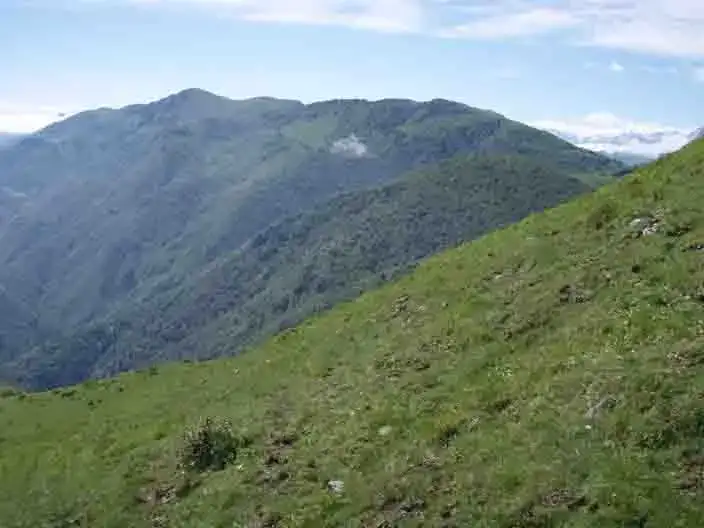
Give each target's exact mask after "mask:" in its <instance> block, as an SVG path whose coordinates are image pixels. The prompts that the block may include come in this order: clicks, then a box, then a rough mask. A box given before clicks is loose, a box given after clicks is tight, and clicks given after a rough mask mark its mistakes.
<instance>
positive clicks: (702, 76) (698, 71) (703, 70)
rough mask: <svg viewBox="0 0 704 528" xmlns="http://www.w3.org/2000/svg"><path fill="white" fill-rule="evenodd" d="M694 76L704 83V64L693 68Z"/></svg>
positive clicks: (696, 79)
mask: <svg viewBox="0 0 704 528" xmlns="http://www.w3.org/2000/svg"><path fill="white" fill-rule="evenodd" d="M692 76H693V77H694V80H695V81H697V82H700V83H704V66H699V67H697V68H694V70H692Z"/></svg>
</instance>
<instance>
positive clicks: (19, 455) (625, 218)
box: [0, 142, 704, 528]
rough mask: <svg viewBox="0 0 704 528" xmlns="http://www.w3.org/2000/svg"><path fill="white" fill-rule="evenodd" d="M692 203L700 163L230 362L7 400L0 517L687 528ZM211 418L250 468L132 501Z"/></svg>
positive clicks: (697, 232)
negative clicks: (234, 433)
mask: <svg viewBox="0 0 704 528" xmlns="http://www.w3.org/2000/svg"><path fill="white" fill-rule="evenodd" d="M703 182H704V143H702V142H699V143H698V144H695V145H692V146H689V147H687V148H686V149H684V150H683V151H682V152H680V153H678V154H676V155H673V156H669V157H668V158H666V159H663V160H660V161H658V162H657V163H655V164H653V165H651V166H648V167H647V168H644V169H641V170H640V171H639V172H638V174H637V175H635V176H634V177H628V178H626V179H625V180H623V181H621V182H619V183H617V184H614V185H611V186H608V187H604V188H602V189H600V190H598V191H596V192H595V193H593V194H591V195H588V196H586V197H583V198H580V199H578V200H576V201H574V202H571V203H569V204H567V205H565V206H561V207H559V208H557V209H554V210H551V211H549V212H548V213H546V214H539V215H534V216H532V217H530V218H528V219H526V220H525V221H523V222H521V223H520V224H517V225H514V226H512V227H509V228H508V229H505V230H503V231H500V232H494V233H492V234H490V235H488V236H486V237H484V238H483V239H481V240H479V241H477V242H475V243H472V244H468V245H465V246H463V247H461V248H459V249H457V250H452V251H449V252H446V253H444V254H441V255H438V256H436V257H433V258H431V259H429V260H428V261H427V262H426V263H424V264H423V265H422V266H421V267H420V268H419V269H418V270H417V271H416V272H415V273H413V274H412V275H410V276H408V277H406V278H404V279H402V280H400V281H399V282H397V283H395V284H393V285H390V286H388V287H385V288H382V289H381V290H378V291H375V292H372V293H369V294H366V295H364V296H362V297H361V298H360V299H358V300H357V301H355V302H351V303H348V304H345V305H341V306H339V307H338V308H336V309H335V310H333V311H332V312H330V313H328V314H327V315H325V316H322V317H319V318H316V319H313V320H310V321H308V322H307V323H306V324H304V325H303V326H301V327H300V328H298V329H296V330H293V331H290V332H288V333H286V334H284V335H282V336H280V337H278V338H276V339H274V340H272V341H271V342H269V343H268V344H266V345H265V346H264V347H262V348H260V349H258V350H255V351H252V352H251V353H249V354H247V355H244V356H242V357H240V358H237V359H231V360H224V361H215V362H209V363H202V364H197V365H188V366H184V365H170V366H166V367H163V368H161V369H160V370H159V371H158V372H154V371H152V372H139V373H132V374H128V375H124V376H121V377H119V378H117V379H115V380H111V381H104V382H91V383H88V384H86V385H83V386H80V387H76V388H72V389H64V390H62V391H57V393H54V394H40V395H29V396H26V397H23V398H18V397H17V396H11V397H8V398H6V399H5V400H4V401H3V404H2V407H1V408H0V409H1V410H0V431H1V433H0V435H1V436H2V446H1V447H2V448H1V450H0V474H2V475H3V478H2V480H0V518H2V519H3V520H4V522H5V525H6V526H8V527H15V526H32V527H34V526H38V525H40V526H41V522H42V521H47V520H48V519H50V518H53V519H54V520H55V521H56V522H57V523H58V521H57V519H60V518H63V519H64V520H66V519H72V518H74V519H78V521H76V523H75V524H74V525H81V523H82V525H84V526H91V527H93V526H115V527H118V526H150V525H156V526H208V527H211V526H214V527H219V526H223V527H224V526H277V525H278V526H311V527H317V526H342V525H346V526H359V525H363V526H389V525H391V526H393V525H399V526H420V525H424V526H475V527H477V526H478V527H484V526H487V527H488V526H492V527H505V528H509V527H523V528H527V527H542V526H569V527H586V526H599V527H612V526H613V527H623V526H634V527H635V526H658V527H659V526H702V525H703V524H704V506H702V492H703V488H702V477H701V474H702V466H703V465H704V462H702V461H703V460H704V457H703V456H702V455H703V454H704V443H703V442H702V436H703V433H704V408H703V407H702V402H701V398H700V395H701V392H702V390H704V371H703V370H702V367H701V365H702V364H703V358H704V321H703V320H702V319H704V318H703V317H702V309H703V307H704V306H703V301H702V299H703V298H704V297H703V292H702V280H703V279H704V266H703V262H704V261H703V260H702V259H704V253H702V251H701V250H699V249H698V248H699V247H704V212H703V211H702V209H701V201H702V192H703V191H702V189H703V188H704V187H703V186H702V183H703ZM646 216H652V217H653V219H654V220H653V221H654V222H657V224H656V229H655V231H656V232H655V233H654V234H651V235H648V236H637V235H638V234H639V233H640V232H641V230H642V229H641V227H642V226H641V227H638V226H634V225H633V224H632V221H633V220H634V219H637V218H643V217H646ZM698 244H702V246H698ZM590 410H591V412H590ZM205 414H207V415H212V416H221V417H229V418H231V419H232V421H233V423H234V425H235V427H236V428H238V429H239V430H240V431H241V433H242V434H245V435H247V436H249V437H250V438H251V439H252V440H253V444H252V445H251V447H249V448H246V449H242V450H241V451H240V452H239V455H238V459H237V460H236V462H235V464H234V465H232V466H230V467H228V468H227V469H226V470H224V471H222V472H217V473H213V474H206V475H203V476H202V477H201V478H202V480H201V482H200V485H198V486H196V487H195V488H194V489H192V490H190V493H185V492H184V494H183V496H181V497H178V498H172V500H167V501H166V503H165V504H157V505H154V506H148V505H145V504H142V503H140V502H139V501H137V500H136V499H135V496H137V495H139V494H144V493H147V490H148V489H150V488H152V489H155V488H156V489H161V490H164V491H168V490H169V488H170V486H172V485H174V484H175V483H176V481H177V480H178V478H177V477H176V473H175V470H174V469H173V461H172V458H171V452H172V448H173V446H174V445H175V443H177V442H178V439H179V436H180V434H181V432H182V431H183V430H184V429H185V428H186V427H187V426H189V425H191V424H193V423H195V422H196V421H197V420H198V419H199V417H200V416H203V415H205ZM331 479H334V480H338V479H339V480H342V481H344V484H345V487H344V491H343V492H342V493H341V494H339V495H337V494H333V493H330V492H329V491H328V490H327V488H326V483H327V482H328V480H331ZM166 495H167V496H169V494H168V493H166ZM51 516H53V517H51ZM62 516H63V517H62ZM384 520H386V522H387V524H383V521H384ZM66 522H67V521H66ZM57 525H58V526H68V524H63V525H62V524H54V525H53V526H57Z"/></svg>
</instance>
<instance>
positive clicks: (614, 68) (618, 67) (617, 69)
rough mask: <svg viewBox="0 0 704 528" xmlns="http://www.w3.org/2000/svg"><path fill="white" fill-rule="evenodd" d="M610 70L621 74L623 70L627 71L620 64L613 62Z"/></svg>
mask: <svg viewBox="0 0 704 528" xmlns="http://www.w3.org/2000/svg"><path fill="white" fill-rule="evenodd" d="M609 70H611V71H612V72H614V73H621V72H622V71H623V70H625V68H624V67H623V65H622V64H621V63H620V62H616V61H611V64H609Z"/></svg>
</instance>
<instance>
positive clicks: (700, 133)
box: [690, 127, 704, 141]
mask: <svg viewBox="0 0 704 528" xmlns="http://www.w3.org/2000/svg"><path fill="white" fill-rule="evenodd" d="M701 138H704V127H702V128H700V129H699V130H695V131H694V132H692V135H691V136H690V141H696V140H697V139H701Z"/></svg>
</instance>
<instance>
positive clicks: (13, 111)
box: [0, 101, 72, 134]
mask: <svg viewBox="0 0 704 528" xmlns="http://www.w3.org/2000/svg"><path fill="white" fill-rule="evenodd" d="M70 113H72V112H70V111H67V110H65V109H64V110H62V109H59V108H53V107H37V106H29V105H23V104H13V103H9V102H1V101H0V132H6V133H11V134H25V133H28V132H35V131H37V130H39V129H41V128H44V127H45V126H47V125H50V124H51V123H54V122H56V121H59V120H61V119H64V118H66V117H67V116H68V115H69V114H70Z"/></svg>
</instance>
